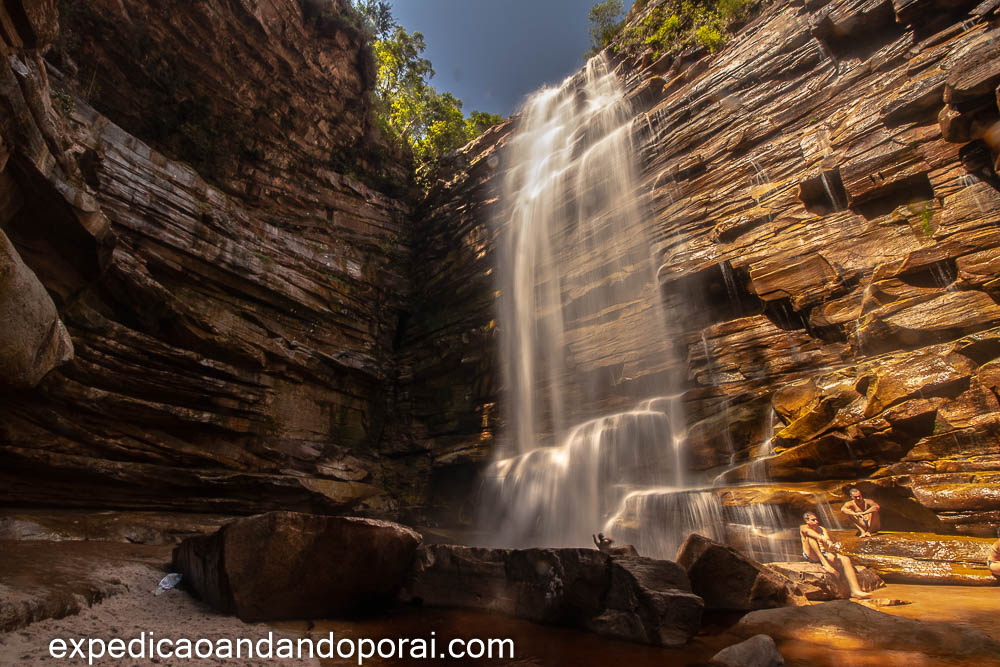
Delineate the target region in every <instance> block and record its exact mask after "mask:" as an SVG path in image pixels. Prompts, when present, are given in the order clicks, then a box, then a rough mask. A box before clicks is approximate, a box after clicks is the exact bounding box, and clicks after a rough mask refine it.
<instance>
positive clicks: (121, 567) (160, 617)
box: [0, 543, 319, 665]
mask: <svg viewBox="0 0 1000 667" xmlns="http://www.w3.org/2000/svg"><path fill="white" fill-rule="evenodd" d="M34 544H36V545H37V544H38V543H34ZM47 544H48V545H49V547H50V548H51V549H52V553H53V554H54V555H53V556H52V558H51V560H50V559H47V558H36V559H35V563H25V562H24V560H25V558H20V559H12V558H11V554H12V553H13V552H14V551H15V549H13V548H11V547H10V543H7V545H4V546H6V547H7V549H5V550H4V553H3V554H2V556H0V566H2V569H0V586H3V591H0V595H4V597H5V602H10V601H11V599H10V597H9V596H10V595H15V596H19V598H15V600H16V601H20V602H22V603H24V602H25V601H26V598H27V597H29V596H31V595H34V596H35V597H36V598H44V597H46V596H48V598H49V599H51V598H52V597H53V596H63V597H65V596H67V595H72V596H80V597H83V596H84V594H82V593H80V592H70V591H66V590H65V589H64V588H63V583H64V582H63V581H60V579H61V578H64V577H65V576H66V573H65V567H66V562H67V561H70V562H72V563H74V564H77V565H79V564H81V563H83V562H89V563H90V565H91V566H93V567H94V568H95V569H93V570H91V571H90V572H88V573H87V574H88V576H89V577H90V578H91V580H93V581H98V582H110V584H111V585H110V586H109V587H105V594H107V595H108V597H106V598H105V599H103V600H102V601H99V602H95V603H94V604H93V605H91V606H88V605H87V603H86V601H85V600H78V601H79V602H81V605H80V606H81V607H82V610H81V611H80V612H79V613H77V614H71V615H68V616H65V617H63V618H58V619H54V618H50V619H47V620H41V621H36V622H34V623H31V624H29V625H27V626H26V627H21V628H18V629H15V630H13V631H10V632H7V633H3V634H0V665H36V664H45V665H51V664H86V661H85V660H80V659H79V658H76V659H73V660H69V659H62V660H58V659H56V658H53V657H50V656H49V654H48V649H49V643H50V641H51V640H53V639H55V638H62V639H68V638H75V639H79V638H82V637H86V638H88V639H89V638H100V639H104V640H105V641H108V640H110V639H112V638H114V637H120V638H122V639H124V640H125V641H126V642H127V641H128V640H130V639H134V638H136V637H140V635H141V633H143V632H145V633H146V637H147V638H148V637H149V636H150V633H152V634H153V636H154V637H155V638H156V639H161V638H172V639H179V638H182V637H184V638H190V639H191V640H196V639H199V638H208V639H212V640H217V639H221V638H230V639H232V640H235V639H236V638H247V639H251V640H253V641H254V642H256V641H257V640H259V639H262V638H265V637H267V636H268V633H269V632H270V633H273V637H274V641H275V642H277V640H278V639H279V638H281V637H287V638H292V639H293V641H294V640H295V639H297V638H298V635H296V634H293V633H289V632H283V631H280V630H276V629H274V628H272V627H270V626H267V625H264V624H248V623H243V622H242V621H240V620H239V619H237V618H235V617H233V616H224V615H222V614H218V613H216V612H214V611H212V610H211V609H210V608H209V607H208V606H206V605H205V604H203V603H201V602H199V601H198V600H196V599H194V598H193V597H191V595H189V594H188V593H187V592H186V591H183V590H178V589H173V590H169V591H166V592H165V593H163V594H161V595H159V596H157V595H153V593H152V591H153V590H154V589H155V588H156V585H157V583H158V582H159V581H160V579H161V578H162V577H163V576H164V574H165V569H164V567H163V565H162V564H154V563H150V562H142V560H143V558H141V557H133V558H124V557H123V558H116V559H113V560H112V562H110V563H108V565H107V567H106V568H104V569H102V568H100V567H99V566H97V564H98V563H99V562H100V561H96V560H94V559H93V558H92V557H89V558H88V557H85V556H83V555H81V554H80V553H79V552H80V551H81V550H80V549H79V548H77V547H80V546H81V544H80V543H68V544H67V543H47ZM84 545H85V546H89V547H90V548H91V550H107V549H108V543H84ZM99 545H100V546H99ZM29 546H30V545H29ZM112 546H114V545H112ZM122 546H131V545H122ZM133 549H136V547H133ZM66 552H71V553H70V554H69V555H67V554H66ZM161 553H165V554H169V549H167V550H166V551H163V548H162V547H161V548H160V550H159V551H152V552H150V553H149V554H146V555H145V556H144V557H145V559H146V560H157V558H156V557H157V555H158V554H161ZM30 555H31V554H30V552H29V553H28V554H25V557H29V556H30ZM140 556H143V554H141V553H140ZM46 560H49V561H50V562H48V563H46ZM32 572H42V573H44V572H52V573H53V576H52V577H50V578H49V579H48V580H47V581H46V580H44V579H43V580H41V581H35V582H32V581H30V578H31V576H32V575H31V573H32ZM80 574H81V575H82V574H83V573H82V572H81V573H80ZM26 584H30V585H31V586H32V587H31V588H30V589H29V590H27V591H26V590H25V588H24V586H25V585H26ZM115 591H117V592H115ZM67 645H68V642H67ZM146 648H147V656H148V655H149V650H148V642H147V647H146ZM135 649H136V650H138V645H136V646H135ZM234 655H235V654H234ZM227 662H229V663H230V664H239V665H265V664H268V665H274V664H277V663H276V661H273V660H272V661H263V660H246V659H243V660H235V659H234V660H232V661H227ZM219 663H220V661H219V660H199V659H197V658H195V659H191V660H178V659H149V658H148V657H147V658H146V659H139V660H135V659H129V658H127V657H126V658H124V659H114V658H109V657H105V658H103V659H98V660H95V661H94V663H93V664H95V665H149V664H157V665H217V664H219ZM281 664H288V665H306V664H308V665H318V664H319V662H318V661H316V660H306V661H297V660H282V661H281Z"/></svg>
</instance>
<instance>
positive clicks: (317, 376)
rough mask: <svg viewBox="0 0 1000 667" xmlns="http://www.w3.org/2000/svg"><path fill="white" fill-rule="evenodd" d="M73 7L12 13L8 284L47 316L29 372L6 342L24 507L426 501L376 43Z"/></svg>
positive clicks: (346, 505)
mask: <svg viewBox="0 0 1000 667" xmlns="http://www.w3.org/2000/svg"><path fill="white" fill-rule="evenodd" d="M56 4H57V3H55V2H51V1H49V0H46V1H42V0H25V1H24V2H12V3H7V4H6V5H5V7H4V8H2V9H0V25H3V26H4V29H3V31H2V34H3V37H4V41H3V42H2V43H0V52H2V55H3V56H4V59H3V66H2V67H0V105H2V106H3V109H4V113H3V114H0V202H2V204H3V206H2V214H0V230H2V232H3V233H4V234H5V238H7V239H9V241H10V243H9V244H8V243H5V244H4V257H10V256H12V255H11V252H14V253H16V254H17V256H19V257H20V259H21V261H22V262H23V264H18V265H17V266H23V267H25V269H24V270H21V269H18V270H17V272H16V274H7V273H6V269H5V274H4V275H5V276H8V275H16V276H19V277H18V278H17V279H18V280H22V283H19V285H21V287H19V288H18V290H19V292H18V293H19V294H21V295H23V298H24V299H27V300H28V301H30V302H31V303H33V304H35V306H34V308H35V309H34V310H31V309H29V308H25V309H22V311H21V312H22V314H21V322H23V323H24V324H25V327H21V325H20V324H17V322H18V321H17V320H10V319H9V318H8V317H3V318H2V319H3V320H4V321H5V322H8V321H12V322H14V323H15V325H16V326H17V327H21V328H23V329H24V331H23V332H20V329H19V328H14V327H11V328H5V329H4V335H5V336H8V335H9V336H14V337H16V338H18V340H19V341H20V343H21V344H22V346H23V349H22V352H24V354H22V355H21V357H19V358H28V352H29V351H30V353H31V355H34V356H30V359H31V364H28V365H26V366H24V370H23V371H17V372H15V373H13V374H12V375H8V372H7V371H8V367H7V365H6V363H7V361H6V360H7V358H8V352H7V350H8V348H7V344H6V342H5V343H4V346H3V347H4V352H3V353H2V356H3V357H4V359H5V361H4V364H5V365H4V373H3V375H4V380H3V382H4V383H5V384H7V383H9V382H11V381H13V382H15V384H19V385H20V386H27V385H37V386H35V387H34V388H33V389H32V390H30V391H22V392H19V393H12V394H10V395H5V397H4V400H3V401H2V402H0V403H2V407H0V457H2V458H3V460H4V465H3V466H0V484H2V485H3V486H4V488H5V489H6V490H8V492H9V502H13V503H21V504H27V505H32V506H38V505H40V504H41V505H50V506H51V505H55V506H61V507H114V508H132V509H139V510H171V509H180V510H186V511H196V512H197V511H201V512H220V513H233V514H248V513H254V512H260V511H267V510H271V509H295V510H304V511H318V512H326V513H335V512H342V511H347V510H356V511H363V512H368V513H373V514H389V513H392V512H394V511H396V509H397V508H398V507H399V506H400V505H401V504H419V502H420V500H419V499H420V498H422V496H423V488H424V486H425V484H426V475H425V474H424V472H423V471H425V470H427V468H428V463H429V460H430V456H429V454H428V453H427V452H426V451H424V450H421V449H419V448H415V447H413V446H412V445H411V444H410V443H411V440H410V439H409V438H408V437H406V436H405V434H403V433H402V432H401V431H399V430H398V429H396V427H395V424H396V423H398V419H397V418H396V416H395V414H396V407H395V406H396V394H395V392H394V391H393V389H392V387H393V385H394V379H395V377H396V370H395V364H394V354H395V353H394V349H393V348H394V341H395V339H396V337H397V333H398V325H399V322H400V320H401V313H402V312H403V310H404V305H405V302H406V294H407V292H408V290H409V288H408V281H407V279H406V278H405V275H404V274H405V272H406V264H407V257H408V245H407V243H406V242H405V241H404V239H403V231H404V229H405V227H406V220H407V218H408V216H409V209H408V207H407V205H406V204H404V203H403V202H402V201H401V200H399V199H397V198H395V196H394V195H396V194H398V193H399V192H400V189H399V184H398V183H396V184H395V185H394V184H393V181H398V180H399V178H398V177H399V176H400V175H401V174H403V173H405V160H402V159H397V157H394V156H391V155H389V154H384V155H382V156H381V157H380V156H379V155H377V153H378V152H379V151H380V150H382V148H384V141H383V140H382V139H380V138H378V136H377V133H375V134H373V132H374V130H373V129H372V126H371V120H370V117H369V112H368V103H367V99H368V92H369V90H370V88H371V85H372V81H371V80H370V78H369V75H370V71H369V70H368V65H366V61H365V56H364V53H365V51H364V49H363V48H362V46H361V45H362V36H361V35H360V33H358V31H357V29H356V28H351V27H350V24H349V22H347V23H343V25H342V26H341V27H340V28H338V27H336V25H333V24H328V23H324V24H322V25H320V23H318V22H317V20H314V17H312V18H311V17H309V16H305V15H303V11H302V7H301V5H300V3H299V2H297V1H296V0H268V1H266V2H263V3H261V2H237V3H229V2H221V1H216V0H210V1H208V2H198V3H194V4H191V5H190V6H185V8H184V10H183V11H179V10H178V8H177V7H176V6H175V4H174V3H169V2H163V3H159V2H154V3H150V2H138V1H137V2H130V1H129V2H118V1H117V0H115V1H113V2H96V3H63V4H64V5H65V10H64V12H63V14H62V15H61V16H60V15H58V14H57V12H56ZM331 6H332V7H334V8H335V9H336V7H341V9H343V6H341V5H336V4H334V5H331ZM81 36H83V38H81ZM53 42H55V43H53ZM43 54H44V57H43ZM278 100H280V103H279V102H278ZM97 109H99V110H100V111H98V110H97ZM157 122H162V123H163V126H162V127H160V126H157V125H156V123H157ZM161 130H162V131H161ZM359 145H363V146H367V147H368V148H369V149H370V150H368V149H366V150H365V151H360V150H356V149H357V146H359ZM380 147H381V148H380ZM373 151H374V152H373ZM383 152H384V151H383ZM344 156H349V157H350V156H353V158H356V159H353V158H352V159H351V160H348V161H347V162H345V161H344V160H343V159H342V158H343V157H344ZM182 160H186V161H188V162H190V163H192V164H194V165H195V166H196V167H197V169H198V171H195V170H193V169H192V167H191V166H190V165H189V164H185V163H184V162H182ZM209 163H211V164H209ZM11 261H12V260H4V266H5V267H7V266H11V263H10V262H11ZM31 274H34V276H35V277H37V281H36V283H35V286H34V287H30V286H29V283H28V282H23V281H24V280H27V278H25V276H30V275H31ZM6 279H10V278H9V277H8V278H6ZM39 283H40V284H39ZM43 288H44V289H43ZM2 289H3V295H4V296H3V298H7V296H6V295H7V293H8V292H7V291H6V289H7V288H6V287H4V288H2ZM46 292H47V293H48V295H46ZM42 297H44V298H42ZM49 297H51V299H49ZM19 298H21V297H19ZM46 304H47V305H46ZM60 322H61V323H60ZM28 325H30V326H28ZM63 325H65V331H64V330H63V328H62V326H63ZM66 333H68V338H67V337H66ZM29 334H30V335H29ZM70 340H71V344H70ZM29 348H30V350H29ZM70 350H75V355H74V356H73V358H72V360H70V361H68V362H66V363H63V364H62V365H61V366H59V365H58V364H59V362H61V361H64V360H65V359H66V358H68V354H69V351H70ZM56 366H58V367H56ZM53 367H56V368H54V370H51V369H53ZM10 370H11V371H12V372H13V371H14V369H10ZM46 371H48V373H47V375H45V378H44V380H42V381H41V382H39V379H40V378H41V376H42V375H43V374H45V372H46ZM20 376H23V378H22V379H18V378H19V377H20ZM386 453H391V454H392V457H393V458H392V461H393V462H392V463H388V462H387V461H386V459H384V455H385V454H386ZM397 464H398V467H396V466H397ZM406 478H409V479H408V480H407V479H406ZM55 480H59V481H58V482H56V481H55Z"/></svg>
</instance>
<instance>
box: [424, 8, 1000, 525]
mask: <svg viewBox="0 0 1000 667" xmlns="http://www.w3.org/2000/svg"><path fill="white" fill-rule="evenodd" d="M655 4H656V2H655V0H654V1H653V2H651V3H649V6H650V7H652V6H655ZM997 9H998V6H997V5H996V3H980V4H978V5H977V4H976V3H973V2H955V3H950V2H949V3H918V2H893V3H860V2H853V1H851V0H829V1H826V2H806V3H798V4H788V3H770V4H769V5H767V6H766V7H765V8H764V9H763V10H762V13H761V14H760V15H759V16H757V17H756V18H755V19H753V20H752V21H750V22H749V23H748V24H747V25H746V26H745V27H744V28H743V29H742V30H741V31H740V32H739V34H738V35H737V36H736V37H734V38H733V39H732V40H731V41H730V43H729V45H727V47H726V48H724V49H723V50H721V51H720V52H719V53H717V54H715V55H709V54H699V55H696V56H691V57H685V58H680V57H679V58H676V59H675V60H672V61H670V62H667V63H652V62H651V61H650V59H649V58H646V59H645V60H644V59H643V57H642V54H631V53H627V52H619V53H618V54H617V55H615V56H614V57H615V58H616V59H617V63H618V72H619V73H620V74H621V78H622V80H623V81H624V83H625V87H626V94H627V95H629V96H631V98H632V99H633V101H634V103H635V104H636V106H635V117H634V121H633V123H632V125H631V132H632V137H633V142H634V145H635V147H636V149H637V151H638V157H639V162H640V178H641V185H640V186H639V188H638V196H641V197H643V198H644V201H645V202H646V203H647V215H646V219H647V220H648V225H649V229H650V235H651V236H652V237H653V238H654V239H655V241H654V247H653V248H652V252H653V254H654V256H655V257H656V259H657V262H658V265H659V270H658V273H657V276H658V280H659V287H660V291H661V293H662V295H663V297H664V300H665V304H666V307H667V311H668V315H667V317H668V320H669V321H670V322H671V324H672V326H673V327H674V329H673V331H672V333H671V338H672V340H671V341H667V342H665V341H658V340H655V337H654V336H652V335H649V332H643V331H637V332H635V335H634V345H633V348H632V349H631V350H629V351H628V352H625V353H624V354H617V353H616V354H615V355H611V354H609V355H608V357H607V358H608V360H609V361H608V363H609V366H608V368H606V369H594V370H595V377H601V378H610V380H608V389H609V392H608V393H609V394H610V395H615V392H616V391H618V390H619V389H620V390H621V392H620V394H621V395H623V394H624V393H625V390H626V389H627V388H630V387H632V388H634V387H636V386H656V383H657V378H659V377H662V376H665V375H671V376H674V377H685V378H687V383H686V386H685V393H684V398H685V407H686V412H687V421H688V425H689V429H690V430H689V444H690V447H691V451H690V453H689V457H688V460H689V462H690V463H691V465H692V466H694V467H695V468H696V469H698V470H705V471H707V472H711V473H722V474H723V477H722V478H721V480H720V481H721V483H722V484H723V485H725V486H729V483H730V482H733V483H740V484H743V483H747V482H750V481H751V480H753V479H754V478H755V477H757V478H759V477H760V476H762V475H767V476H768V477H769V478H770V479H771V480H780V481H781V483H782V484H785V483H793V484H803V485H805V486H807V487H808V486H810V485H811V486H812V488H813V489H814V491H815V492H816V493H817V495H826V494H827V493H828V491H831V490H835V489H839V491H837V492H836V493H834V492H830V493H829V500H830V501H831V502H834V503H839V502H843V500H842V498H844V496H842V495H840V496H839V497H838V494H839V493H843V491H844V490H846V488H847V487H848V486H849V485H850V484H851V483H852V482H855V481H857V480H870V482H869V483H870V484H872V485H875V486H873V492H874V494H875V495H874V497H875V498H876V499H877V500H879V501H880V502H881V500H882V499H883V498H890V499H892V503H891V505H892V507H893V509H892V512H891V514H892V516H891V517H889V516H888V513H887V516H886V518H887V519H888V520H889V523H888V524H887V527H888V528H891V529H900V530H912V529H925V530H926V529H931V530H936V531H942V532H961V533H967V534H972V535H983V536H986V535H988V534H990V530H991V529H992V527H993V526H994V525H995V524H996V523H997V522H998V521H1000V504H998V497H997V491H998V486H997V483H998V480H997V478H996V477H995V474H996V473H997V471H998V470H1000V430H998V423H1000V404H998V402H997V392H998V389H997V373H996V371H995V370H994V365H995V364H996V360H997V357H998V355H1000V307H998V305H997V302H998V299H1000V290H998V284H997V281H996V277H995V276H996V269H997V266H998V264H997V258H996V256H997V249H998V248H1000V234H998V232H997V223H998V222H1000V176H998V175H997V172H996V169H995V166H994V165H995V162H996V159H997V155H998V151H1000V148H998V147H997V146H995V145H994V144H995V143H996V142H995V141H994V139H995V131H994V130H993V119H994V118H995V117H996V115H997V112H998V109H997V98H996V89H997V83H998V82H997V79H996V72H995V70H996V67H995V64H994V62H995V60H996V59H995V58H992V57H991V56H990V55H989V54H991V53H993V51H994V50H995V48H996V44H997V39H998V37H997V29H996V17H997V13H996V12H997ZM664 67H669V68H670V73H669V74H664V69H663V68H664ZM657 76H662V78H663V79H664V80H666V81H667V82H668V83H667V84H666V85H662V86H661V85H660V84H659V82H656V81H655V79H654V78H653V77H657ZM654 84H655V85H654ZM516 124H517V119H516V117H515V118H514V119H513V120H512V121H511V122H510V123H508V124H507V125H503V126H499V127H497V128H494V129H493V131H492V132H491V133H489V134H487V135H485V136H483V137H481V138H480V139H479V140H477V141H475V142H473V143H471V144H469V145H468V146H466V147H465V148H464V149H463V150H462V151H460V152H459V153H458V154H456V155H455V156H454V160H453V165H452V171H451V173H450V174H449V175H448V176H447V177H446V178H443V179H442V180H441V182H440V183H439V184H438V187H437V188H436V189H435V190H434V191H433V192H432V193H431V194H430V196H429V198H428V201H427V202H426V203H425V205H424V210H425V211H426V212H425V213H424V214H423V215H422V217H421V219H420V221H419V222H418V227H417V230H418V239H419V240H420V243H422V244H423V245H422V246H421V248H422V249H421V252H422V253H423V254H424V255H425V256H427V257H429V258H432V259H433V261H432V262H429V263H428V265H427V267H426V269H425V270H424V271H423V272H422V273H420V274H419V275H420V278H419V280H418V284H419V285H421V287H420V291H419V292H418V294H417V295H416V298H417V299H418V300H420V302H421V303H423V304H425V307H424V308H422V309H421V316H420V317H419V319H418V321H416V322H414V323H413V325H414V326H413V329H412V330H411V333H413V334H414V338H413V339H410V340H408V341H407V342H408V343H411V344H412V345H413V347H407V348H406V351H405V352H404V358H405V359H406V360H407V363H410V366H409V369H410V370H411V371H412V372H413V375H412V376H405V379H406V380H409V379H411V377H412V380H413V382H414V387H417V386H420V387H421V388H420V389H416V388H415V390H414V391H413V392H411V393H410V394H409V397H410V399H411V400H412V401H413V411H412V415H413V419H414V422H415V428H422V429H426V431H425V434H426V435H425V436H424V437H426V439H427V440H429V441H432V442H434V443H448V444H447V445H446V446H447V447H448V449H449V450H450V451H452V452H455V453H456V454H455V456H448V457H441V458H437V459H435V460H434V463H433V465H434V467H435V468H436V469H437V470H438V473H437V474H438V477H439V478H440V479H447V478H448V476H449V474H451V475H452V478H453V479H454V480H460V479H462V478H463V475H465V471H466V470H467V468H468V467H469V466H472V465H474V464H475V462H476V461H477V460H479V459H481V458H482V457H483V456H485V455H486V452H488V451H489V449H490V447H491V443H492V437H493V435H494V434H495V433H496V431H497V427H498V426H500V425H502V424H501V422H500V421H498V419H497V415H496V414H495V412H496V409H495V405H496V404H497V401H498V396H499V387H498V383H497V381H496V377H497V375H498V370H497V368H498V366H497V365H496V363H495V358H496V345H495V342H494V341H495V338H494V332H495V331H496V327H497V326H499V327H502V326H503V322H499V323H497V322H496V321H495V320H496V317H495V310H494V308H493V307H492V298H491V297H492V294H493V290H495V289H496V286H495V284H494V282H493V280H492V279H491V276H492V269H493V267H494V266H495V264H496V260H497V256H498V247H499V246H500V240H499V239H502V238H503V233H504V226H505V224H506V222H505V220H504V217H503V210H504V202H503V201H502V200H501V198H500V197H499V195H500V192H501V184H502V182H503V179H504V174H505V171H504V164H505V162H504V156H505V146H506V145H507V144H508V143H509V141H510V138H511V136H512V133H513V132H514V131H515V129H516ZM623 252H624V249H623ZM594 288H595V289H597V288H598V285H597V284H596V283H595V285H594ZM439 295H446V296H444V297H443V298H438V297H439ZM573 296H574V295H569V294H567V295H565V296H564V300H565V301H569V300H570V299H571V298H573ZM569 326H570V327H571V328H572V330H571V331H568V332H567V334H566V335H567V337H568V338H570V339H573V340H586V339H587V332H588V329H587V327H588V326H599V325H597V324H594V323H585V322H571V323H570V325H569ZM432 338H433V340H434V341H440V347H438V350H439V351H440V354H437V355H434V354H429V353H428V352H427V350H428V349H430V347H431V346H433V345H434V343H432V342H430V339H432ZM669 346H675V347H679V348H680V349H681V350H682V351H685V352H686V354H682V355H681V357H680V358H681V361H680V362H679V363H677V364H675V365H673V366H672V367H667V366H665V364H664V362H663V361H662V359H663V358H664V355H663V354H660V355H659V356H657V354H655V351H656V350H657V348H658V349H659V350H660V352H662V351H663V350H664V349H665V348H669ZM667 356H669V355H667ZM658 360H659V361H658ZM622 369H625V370H624V371H623V370H622ZM601 373H603V375H602V374H601ZM445 376H447V377H450V378H461V380H460V384H459V387H460V388H458V389H456V390H454V391H453V392H451V393H449V392H450V389H449V388H450V387H454V386H455V385H448V384H447V383H446V382H445V380H444V379H443V378H444V377H445ZM435 377H437V378H440V379H439V380H431V382H438V383H439V384H440V388H439V389H438V390H435V391H429V390H426V391H425V388H426V387H427V385H426V384H424V382H423V381H424V380H425V379H427V378H435ZM643 383H648V385H644V384H643ZM612 403H613V399H612V401H609V402H607V403H605V404H602V405H588V406H578V407H577V409H578V410H579V411H581V412H584V413H587V414H591V415H592V414H595V413H597V414H599V413H602V412H608V411H610V410H611V409H614V407H615V406H614V405H613V404H612ZM772 413H775V414H776V415H777V418H776V421H775V423H774V424H773V427H774V428H773V430H774V435H775V437H774V440H773V444H774V455H773V456H770V457H768V458H767V459H765V460H763V461H760V462H757V464H756V465H755V466H754V468H752V469H751V468H750V466H749V465H743V464H744V463H748V462H749V459H750V458H751V457H752V456H754V455H756V454H757V453H758V452H759V451H760V446H761V443H762V442H763V441H764V440H765V439H766V437H767V436H766V435H765V433H766V431H767V425H768V423H769V422H770V421H771V419H772V417H771V415H772ZM501 416H502V415H501ZM418 437H419V436H418ZM431 447H432V448H433V446H431ZM459 452H461V459H460V460H458V459H457V458H456V457H457V456H458V453H459ZM458 463H461V464H462V466H464V467H459V466H458V465H457V464H458ZM449 471H451V473H449ZM739 493H745V492H739ZM456 495H457V494H456Z"/></svg>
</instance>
